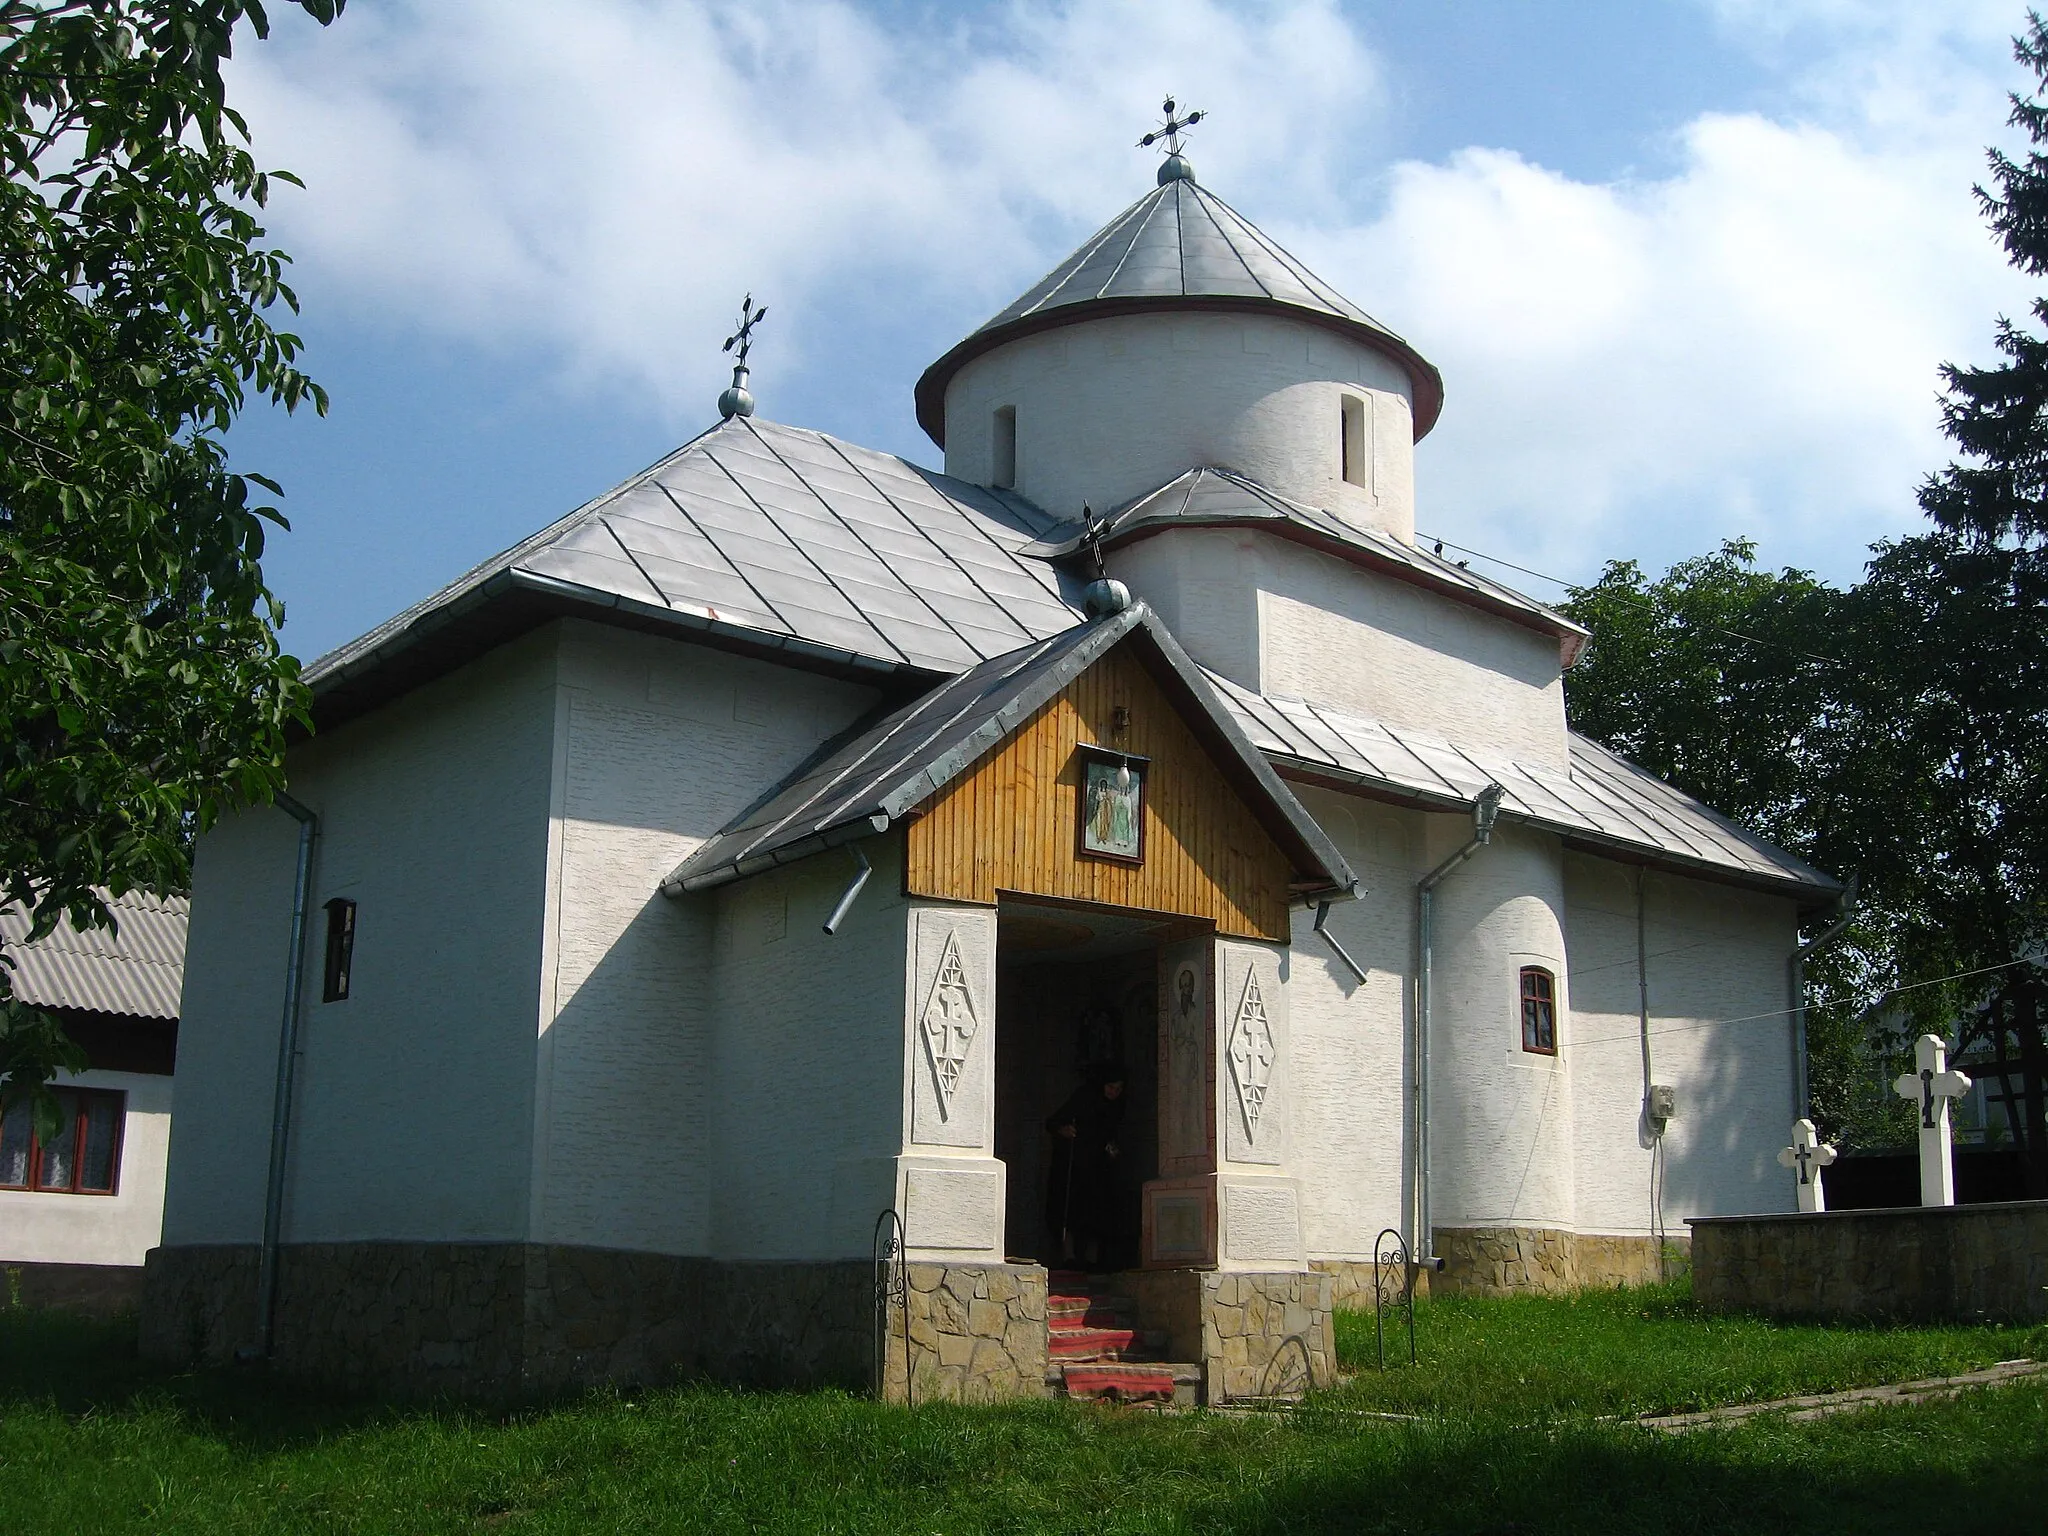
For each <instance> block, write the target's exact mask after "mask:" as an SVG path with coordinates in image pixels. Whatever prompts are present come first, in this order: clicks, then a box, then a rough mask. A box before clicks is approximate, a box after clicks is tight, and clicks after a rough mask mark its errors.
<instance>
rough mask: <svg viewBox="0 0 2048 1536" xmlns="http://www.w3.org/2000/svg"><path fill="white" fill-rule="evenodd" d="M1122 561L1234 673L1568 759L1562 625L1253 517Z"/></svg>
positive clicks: (1130, 553) (1415, 724) (1160, 542)
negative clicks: (1325, 550) (1252, 521)
mask: <svg viewBox="0 0 2048 1536" xmlns="http://www.w3.org/2000/svg"><path fill="white" fill-rule="evenodd" d="M1109 569H1110V573H1111V574H1112V575H1114V576H1116V577H1118V578H1119V579H1120V580H1123V581H1125V582H1128V583H1129V584H1130V587H1131V590H1132V591H1133V592H1135V593H1136V594H1137V595H1138V596H1140V597H1142V598H1144V599H1145V601H1146V602H1148V603H1150V604H1151V605H1152V606H1153V607H1154V608H1155V609H1157V610H1158V612H1159V615H1160V617H1161V618H1162V619H1163V620H1165V622H1166V625H1167V627H1168V628H1169V629H1171V630H1172V631H1173V632H1174V636H1175V638H1177V639H1178V640H1179V641H1180V642H1181V644H1182V645H1184V646H1186V647H1187V650H1188V653H1189V654H1190V655H1191V656H1193V657H1194V658H1195V659H1196V660H1197V661H1199V662H1201V663H1202V664H1203V665H1205V666H1208V667H1212V668H1214V669H1215V670H1216V671H1218V672H1220V673H1222V674H1223V675H1224V676H1225V677H1228V678H1230V679H1231V680H1233V681H1234V682H1238V683H1242V684H1243V685H1245V686H1246V687H1248V688H1255V689H1258V690H1259V691H1260V692H1263V693H1274V694H1287V695H1292V696H1294V697H1298V698H1306V699H1311V700H1314V701H1315V702H1317V703H1320V704H1327V705H1330V706H1332V707H1333V708H1336V709H1340V710H1343V711H1345V712H1347V713H1350V714H1356V715H1366V716H1369V717H1371V718H1373V719H1377V720H1384V721H1385V722H1387V723H1388V724H1389V725H1393V726H1396V727H1400V726H1406V727H1408V728H1410V729H1413V730H1419V731H1426V732H1428V733H1430V734H1432V735H1435V736H1439V737H1443V738H1446V739H1448V740H1450V741H1454V742H1457V743H1458V744H1460V745H1461V746H1466V747H1472V748H1475V749H1481V750H1485V751H1490V752H1506V753H1510V754H1512V755H1513V756H1514V757H1516V758H1518V759H1521V760H1523V761H1527V762H1537V763H1545V764H1548V765H1550V766H1552V767H1555V768H1563V767H1564V766H1565V765H1566V762H1567V751H1566V736H1565V724H1564V683H1563V670H1562V668H1561V666H1560V664H1559V661H1558V651H1557V641H1556V640H1555V638H1553V637H1551V636H1549V635H1542V634H1538V633H1537V632H1535V631H1534V630H1530V629H1525V628H1523V627H1522V626H1520V625H1517V624H1510V623H1509V622H1508V621H1506V620H1505V619H1499V618H1495V617H1493V616H1492V615H1490V614H1485V613H1481V612H1479V611H1478V610H1477V609H1474V608H1471V607H1469V606H1467V605H1466V604H1463V603H1458V602H1453V601H1452V600H1451V599H1449V598H1447V597H1442V596H1439V595H1438V594H1436V593H1433V592H1426V591H1424V590H1422V589H1421V588H1420V587H1417V586H1415V585H1414V584H1413V583H1411V582H1405V581H1399V580H1396V579H1395V578H1393V577H1390V576H1381V575H1377V574H1375V573H1373V572H1371V571H1366V570H1362V569H1360V568H1359V567H1357V566H1355V565H1351V564H1349V563H1347V562H1345V561H1342V560H1339V559H1337V558H1335V557H1334V556H1331V555H1326V554H1321V553H1318V552H1317V551H1315V550H1311V549H1307V548H1304V547H1303V546H1302V545H1300V544H1296V543H1293V542H1291V541H1289V540H1286V539H1282V538H1278V537H1276V536H1274V535H1272V534H1269V533H1263V532H1260V531H1258V530H1256V529H1251V528H1214V529H1197V528H1189V529H1175V530H1172V531H1169V532H1166V533H1161V534H1156V535H1154V536H1153V537H1151V538H1148V539H1143V540H1140V541H1139V542H1138V543H1136V544H1131V545H1126V546H1124V547H1123V548H1121V549H1118V550H1116V551H1114V552H1113V553H1112V554H1111V555H1110V557H1109Z"/></svg>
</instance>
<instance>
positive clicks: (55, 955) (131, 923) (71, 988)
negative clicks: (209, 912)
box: [0, 891, 191, 1019]
mask: <svg viewBox="0 0 2048 1536" xmlns="http://www.w3.org/2000/svg"><path fill="white" fill-rule="evenodd" d="M104 894H105V893H104V892H103V893H102V895H103V896H104ZM108 904H109V905H110V906H111V907H112V908H113V911H114V919H115V923H116V925H117V927H116V931H114V932H108V931H107V930H105V929H88V930H86V931H83V932H81V931H79V930H78V929H76V928H73V927H72V926H71V924H70V923H69V922H68V921H67V922H61V923H59V924H58V926H57V927H56V929H55V930H54V931H52V932H50V933H48V934H46V935H44V936H43V937H42V938H40V939H38V940H36V941H35V942H34V943H32V944H31V943H26V942H24V940H25V939H26V937H27V934H28V931H29V920H28V914H27V913H26V912H24V911H22V910H21V908H19V907H9V908H7V909H5V910H4V911H0V947H4V951H5V953H6V954H7V956H8V957H9V958H10V959H12V960H13V961H14V973H13V975H14V995H15V997H17V998H18V999H20V1000H21V1001H22V1002H24V1003H29V1004H31V1005H33V1006H35V1007H39V1008H85V1009H92V1010H94V1011H96V1012H100V1013H120V1014H127V1015H130V1016H131V1017H135V1018H144V1019H175V1018H177V1017H178V995H179V992H180V990H181V988H182V987H183V984H184V968H185V925H186V918H187V914H188V912H189V910H190V906H191V904H190V903H189V902H188V901H187V900H186V899H185V898H184V897H183V896H172V897H157V896H152V895H149V894H147V893H146V892H142V891H131V892H129V893H128V894H127V895H125V896H116V897H112V898H108Z"/></svg>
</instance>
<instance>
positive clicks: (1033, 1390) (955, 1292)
mask: <svg viewBox="0 0 2048 1536" xmlns="http://www.w3.org/2000/svg"><path fill="white" fill-rule="evenodd" d="M909 1282H910V1287H909V1347H910V1355H909V1371H908V1383H907V1386H906V1377H905V1369H904V1353H903V1351H904V1313H903V1309H902V1308H901V1307H898V1306H896V1305H894V1304H892V1305H891V1307H890V1309H889V1369H888V1373H887V1377H886V1379H885V1381H884V1382H883V1395H884V1396H885V1397H887V1398H888V1399H889V1400H890V1401H892V1402H902V1401H904V1400H905V1394H906V1391H907V1392H908V1396H909V1400H910V1401H912V1402H917V1403H928V1402H935V1401H946V1402H970V1403H986V1402H999V1401H1002V1400H1004V1399H1007V1398H1015V1397H1044V1396H1046V1395H1047V1391H1048V1389H1047V1386H1046V1381H1045V1366H1046V1322H1045V1301H1046V1289H1047V1276H1046V1271H1045V1269H1044V1267H1043V1266H1041V1265H1037V1264H912V1265H910V1266H909Z"/></svg>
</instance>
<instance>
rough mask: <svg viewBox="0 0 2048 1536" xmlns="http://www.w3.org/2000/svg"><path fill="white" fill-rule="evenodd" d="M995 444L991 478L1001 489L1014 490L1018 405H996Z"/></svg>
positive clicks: (1015, 480)
mask: <svg viewBox="0 0 2048 1536" xmlns="http://www.w3.org/2000/svg"><path fill="white" fill-rule="evenodd" d="M994 444H995V463H994V465H993V471H994V472H993V473H992V474H991V475H990V477H989V478H990V480H991V482H992V483H993V484H994V485H995V486H996V487H997V488H998V489H999V490H1005V491H1007V490H1012V489H1014V488H1015V487H1016V484H1017V407H1015V406H1014V405H1001V406H997V407H996V421H995V434H994Z"/></svg>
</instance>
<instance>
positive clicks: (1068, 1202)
mask: <svg viewBox="0 0 2048 1536" xmlns="http://www.w3.org/2000/svg"><path fill="white" fill-rule="evenodd" d="M1080 1151H1081V1128H1080V1127H1079V1126H1078V1125H1077V1126H1075V1127H1074V1136H1073V1139H1072V1140H1070V1141H1068V1142H1067V1188H1066V1193H1065V1194H1063V1195H1061V1196H1060V1256H1061V1257H1062V1258H1066V1259H1072V1258H1074V1257H1075V1253H1074V1162H1075V1159H1076V1157H1077V1156H1078V1155H1079V1153H1080Z"/></svg>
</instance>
